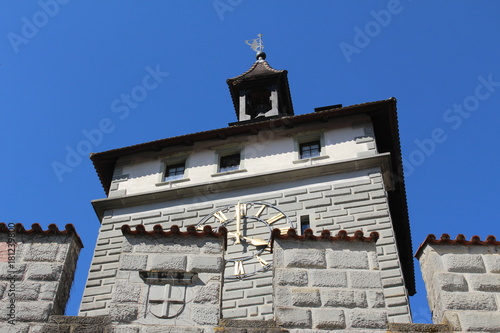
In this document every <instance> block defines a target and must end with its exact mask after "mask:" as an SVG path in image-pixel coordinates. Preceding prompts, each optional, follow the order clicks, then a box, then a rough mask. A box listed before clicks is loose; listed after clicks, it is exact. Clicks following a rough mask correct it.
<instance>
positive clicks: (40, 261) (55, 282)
mask: <svg viewBox="0 0 500 333" xmlns="http://www.w3.org/2000/svg"><path fill="white" fill-rule="evenodd" d="M82 247H83V244H82V242H81V240H80V238H79V237H78V235H77V233H76V231H75V229H74V227H73V226H72V225H71V224H68V225H66V228H65V230H59V229H58V227H57V226H56V225H55V224H51V225H50V226H49V227H48V229H47V230H43V229H42V228H41V227H40V225H39V224H33V225H32V227H31V229H29V230H26V229H25V228H24V226H23V225H22V224H20V223H18V224H12V223H11V224H9V225H6V224H4V223H0V254H1V255H0V314H1V315H0V318H1V320H2V322H0V331H2V332H6V331H7V330H8V331H9V332H28V327H37V325H41V324H42V323H45V322H46V321H47V320H48V318H49V316H50V315H62V314H64V310H65V308H66V302H67V301H68V298H69V292H70V288H71V285H72V283H73V276H74V272H75V268H76V262H77V259H78V255H79V253H80V250H81V248H82Z"/></svg>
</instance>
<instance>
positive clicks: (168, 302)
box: [82, 225, 226, 332]
mask: <svg viewBox="0 0 500 333" xmlns="http://www.w3.org/2000/svg"><path fill="white" fill-rule="evenodd" d="M122 232H123V234H124V236H125V239H124V242H123V247H122V254H121V256H120V261H119V268H118V272H117V274H116V279H115V283H114V285H113V291H112V293H113V298H112V301H111V304H110V318H111V321H112V324H113V326H114V330H118V331H119V332H121V331H124V332H129V331H130V332H134V329H135V328H134V327H139V326H140V327H141V332H149V331H148V330H150V331H154V330H155V329H160V330H161V331H168V330H169V329H172V332H174V331H175V332H204V331H205V328H208V327H210V328H212V327H214V326H216V325H217V323H218V322H219V319H220V317H221V311H220V310H221V300H222V295H221V292H222V274H223V271H224V248H225V243H226V241H225V240H226V230H225V228H222V227H221V228H219V230H218V232H214V231H213V230H212V229H211V227H210V226H206V227H205V228H204V229H203V231H198V230H196V229H195V228H194V227H188V228H187V231H186V232H181V231H180V229H179V227H177V226H173V227H171V228H170V230H163V228H162V227H161V226H159V225H157V226H155V227H154V228H153V230H152V231H146V230H145V228H144V226H142V225H138V226H137V227H136V228H135V230H132V229H131V228H130V227H129V226H123V227H122ZM93 289H94V292H95V295H96V296H98V295H99V294H100V293H102V294H107V293H108V292H109V291H108V290H107V289H106V286H99V287H96V288H93ZM84 305H85V304H84ZM82 306H83V305H82ZM86 306H97V305H96V304H92V303H89V304H88V305H86Z"/></svg>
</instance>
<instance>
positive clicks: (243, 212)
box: [234, 203, 247, 217]
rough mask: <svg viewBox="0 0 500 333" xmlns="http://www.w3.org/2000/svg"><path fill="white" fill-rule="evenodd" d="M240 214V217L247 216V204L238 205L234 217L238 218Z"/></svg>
mask: <svg viewBox="0 0 500 333" xmlns="http://www.w3.org/2000/svg"><path fill="white" fill-rule="evenodd" d="M238 214H239V216H240V217H242V216H245V215H247V204H240V203H238V204H236V206H235V212H234V217H238Z"/></svg>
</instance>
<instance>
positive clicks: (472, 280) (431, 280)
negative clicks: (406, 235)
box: [416, 234, 500, 332]
mask: <svg viewBox="0 0 500 333" xmlns="http://www.w3.org/2000/svg"><path fill="white" fill-rule="evenodd" d="M416 257H417V258H418V259H419V261H420V267H421V270H422V275H423V278H424V281H425V284H426V288H427V295H428V296H427V297H428V300H429V305H430V308H431V311H432V317H433V318H432V319H433V322H434V323H448V324H449V325H450V326H451V327H452V328H453V329H454V330H457V331H464V332H500V242H498V241H496V239H495V237H493V236H489V237H488V238H487V240H486V241H481V240H480V239H479V237H477V236H474V237H472V239H471V240H469V241H467V240H466V239H465V237H464V236H463V235H458V237H457V238H456V239H455V240H452V239H450V236H449V235H447V234H443V235H442V236H441V238H440V239H436V237H435V236H434V235H429V236H428V237H427V239H426V240H425V241H424V242H423V243H422V245H421V246H420V248H419V249H418V251H417V254H416Z"/></svg>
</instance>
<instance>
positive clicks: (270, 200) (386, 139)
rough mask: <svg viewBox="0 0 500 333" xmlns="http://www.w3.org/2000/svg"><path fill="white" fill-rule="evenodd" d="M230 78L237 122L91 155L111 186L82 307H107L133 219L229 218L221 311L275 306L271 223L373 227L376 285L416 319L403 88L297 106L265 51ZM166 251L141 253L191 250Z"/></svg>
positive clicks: (186, 222) (102, 205)
mask: <svg viewBox="0 0 500 333" xmlns="http://www.w3.org/2000/svg"><path fill="white" fill-rule="evenodd" d="M228 85H229V89H230V93H231V97H232V99H233V102H234V106H235V111H236V116H237V120H238V121H237V122H233V123H231V124H230V126H229V127H226V128H220V129H215V130H209V131H205V132H200V133H192V134H186V135H182V136H177V137H172V138H166V139H162V140H158V141H153V142H147V143H143V144H138V145H135V146H131V147H125V148H120V149H115V150H111V151H107V152H102V153H97V154H93V155H92V156H91V159H92V161H93V163H94V166H95V168H96V170H97V173H98V175H99V178H100V180H101V183H102V185H103V187H104V190H105V192H106V194H107V198H104V199H98V200H95V201H93V206H94V208H95V211H96V213H97V215H98V217H99V219H100V221H101V229H100V233H99V239H98V241H97V246H96V249H95V254H94V258H93V261H92V266H91V270H90V274H89V277H88V282H87V286H86V289H85V292H84V298H83V301H82V304H81V308H80V315H82V316H96V315H108V314H110V309H111V307H112V304H114V303H115V300H114V295H115V294H116V293H117V292H119V290H121V289H120V288H121V287H120V285H119V284H118V282H117V281H119V280H120V279H122V278H124V274H125V275H126V273H124V272H123V271H120V267H122V266H121V265H127V264H126V263H121V261H123V260H124V258H126V256H125V254H124V253H123V248H122V246H123V245H124V241H125V236H124V235H123V234H122V231H121V228H122V226H123V225H125V224H127V225H130V226H132V227H133V226H135V225H142V226H144V228H146V229H148V230H149V229H151V228H153V226H155V225H159V226H161V227H162V228H166V229H168V228H171V227H172V226H179V227H180V228H181V229H182V228H185V227H187V226H195V228H196V229H197V230H198V231H201V230H203V228H204V227H205V226H210V227H211V228H212V229H214V230H218V229H219V228H220V227H224V228H225V229H226V230H227V250H226V251H224V267H225V268H224V272H223V274H222V280H223V281H222V283H221V288H222V304H221V308H222V311H221V317H222V318H225V319H247V320H249V319H259V320H267V319H273V318H274V314H273V289H274V287H273V286H274V282H275V280H276V276H274V275H273V265H274V263H273V254H272V253H271V251H270V243H271V231H272V230H273V229H279V230H281V232H282V233H283V234H286V232H287V230H288V229H290V228H294V229H296V230H297V231H298V233H299V235H300V234H302V233H304V232H305V230H307V229H310V230H311V232H312V233H313V235H315V236H319V235H320V234H321V232H322V231H324V230H329V231H331V232H333V233H336V232H338V231H339V230H346V231H347V232H348V233H349V234H350V233H353V232H355V231H357V230H360V231H363V232H365V233H368V234H369V233H370V232H372V231H377V232H379V234H380V237H379V239H378V241H377V243H376V249H375V253H376V254H377V258H376V260H375V259H373V258H371V257H370V258H371V259H367V260H370V263H371V264H370V265H369V266H368V267H371V268H370V269H375V268H374V267H377V268H376V269H377V270H378V271H377V272H378V273H377V274H379V277H380V286H381V290H382V292H381V294H380V295H378V296H377V297H379V298H380V297H381V298H382V299H383V302H384V307H387V311H386V312H385V313H386V316H387V320H388V321H389V322H402V323H408V322H410V321H411V318H410V310H409V305H408V295H411V294H413V293H414V292H415V287H414V273H413V263H412V255H411V240H410V230H409V222H408V213H407V204H406V196H405V187H404V181H403V175H402V165H401V152H400V146H399V136H398V127H397V117H396V100H395V99H394V98H391V99H388V100H382V101H377V102H371V103H364V104H360V105H353V106H348V107H342V106H340V105H335V106H331V107H321V108H317V109H316V110H314V112H311V113H306V114H301V115H294V112H293V107H292V101H291V94H290V91H289V87H288V79H287V72H286V71H282V70H275V69H273V68H272V67H271V66H270V65H269V64H268V62H267V61H266V60H265V54H263V53H259V55H258V57H257V61H256V62H255V63H254V64H253V65H252V66H251V68H250V69H249V70H248V71H247V72H245V73H243V74H242V75H239V76H237V77H235V78H233V79H229V80H228ZM130 258H131V259H134V260H138V259H137V258H133V257H130ZM151 258H153V257H151V256H149V257H148V259H147V260H160V259H151ZM367 258H368V257H367ZM143 260H144V259H143ZM160 262H162V261H161V260H160ZM160 262H158V263H156V262H150V261H147V262H145V263H144V262H143V263H141V264H140V265H143V266H144V269H145V270H155V269H164V270H170V271H177V272H185V273H187V272H188V271H189V270H188V269H187V265H189V263H188V262H182V263H177V264H176V265H174V264H172V265H171V266H169V265H170V264H161V263H160ZM143 266H141V267H143ZM143 274H147V273H143ZM137 279H138V277H137ZM141 283H146V282H145V281H143V280H141ZM348 285H351V282H349V283H348ZM361 294H363V295H364V296H360V297H361V299H364V297H366V295H365V292H364V291H362V292H361ZM141 297H142V296H141ZM144 297H150V296H147V295H145V296H144ZM165 297H167V296H165ZM354 302H356V301H354ZM360 302H361V303H360V304H361V305H360V304H357V303H356V304H355V306H361V307H364V306H365V305H364V304H365V303H364V302H363V301H360ZM366 307H370V305H368V303H366ZM139 312H140V311H139ZM148 316H152V315H151V314H147V313H146V317H148ZM151 320H153V319H151Z"/></svg>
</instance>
